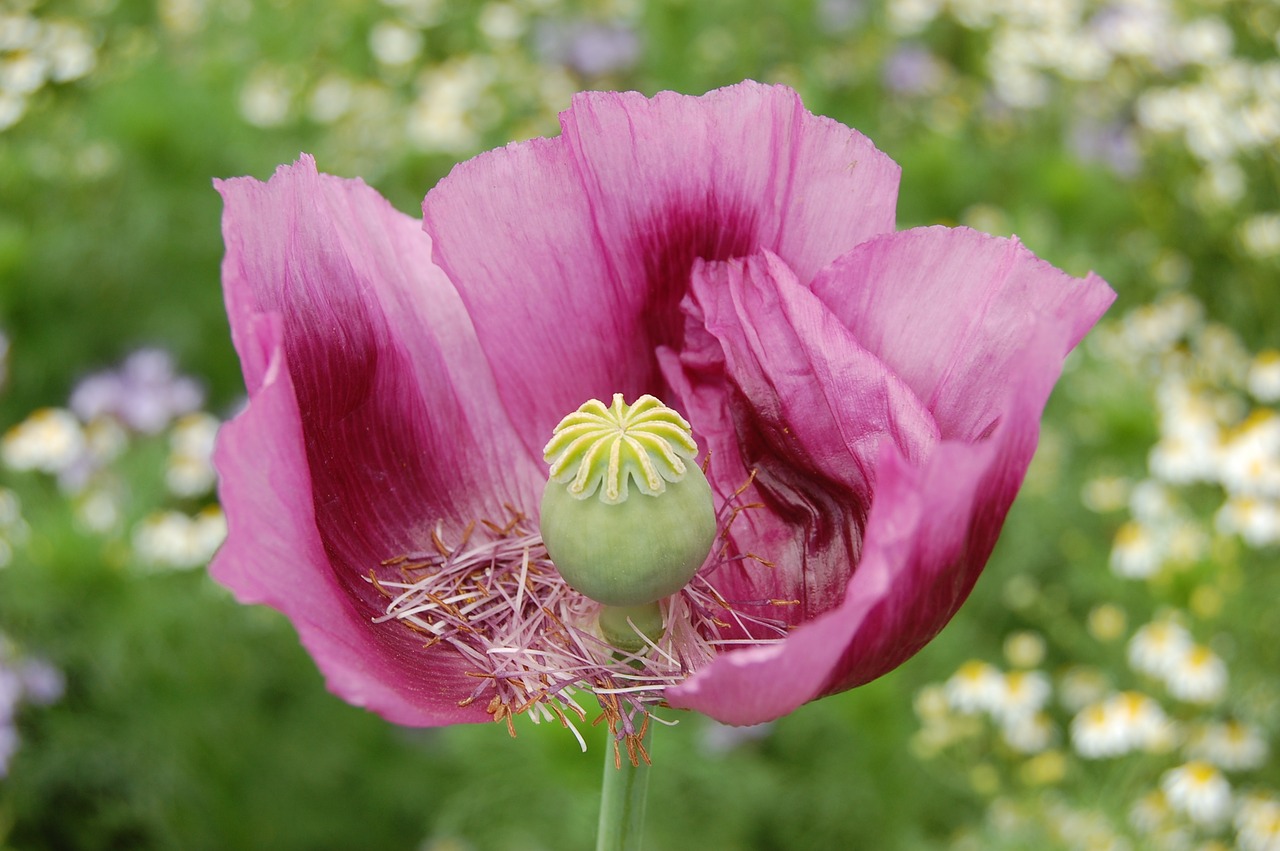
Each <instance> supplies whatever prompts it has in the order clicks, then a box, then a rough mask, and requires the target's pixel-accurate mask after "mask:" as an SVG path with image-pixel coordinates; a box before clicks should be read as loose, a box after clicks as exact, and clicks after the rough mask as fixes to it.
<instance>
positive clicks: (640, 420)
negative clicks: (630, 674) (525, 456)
mask: <svg viewBox="0 0 1280 851" xmlns="http://www.w3.org/2000/svg"><path fill="white" fill-rule="evenodd" d="M697 454H698V446H697V444H696V443H694V441H693V431H692V429H691V428H690V427H689V423H688V422H686V421H685V419H684V417H682V416H680V415H679V414H677V413H676V412H675V411H673V410H671V409H670V408H668V407H666V406H665V405H663V404H662V403H661V402H659V401H658V400H657V399H655V398H654V397H652V396H641V397H640V398H639V399H637V400H636V402H635V404H633V405H627V404H626V403H625V402H624V401H623V399H622V394H620V393H619V394H615V395H614V397H613V404H611V405H609V406H608V407H606V406H605V405H604V403H603V402H600V401H599V400H596V399H592V400H591V401H589V402H587V403H586V404H585V405H583V406H582V407H581V408H579V409H578V410H577V411H575V412H574V413H572V414H570V415H569V416H567V417H565V418H564V419H563V420H561V421H560V425H558V426H556V430H555V433H554V435H553V436H552V438H551V442H550V443H548V444H547V446H546V449H544V450H543V455H544V457H545V458H546V460H547V463H548V464H550V466H551V469H550V474H549V480H548V482H547V487H546V489H545V490H544V491H543V494H542V517H541V532H542V541H543V543H544V544H545V545H546V548H547V553H548V554H549V555H550V556H551V560H552V562H553V563H554V564H555V566H556V569H557V570H559V571H560V575H561V576H562V577H564V580H565V581H566V582H568V583H569V585H570V586H571V587H572V588H573V589H574V590H576V591H578V592H579V593H581V594H584V595H586V596H587V597H590V598H591V599H593V600H595V601H597V602H599V603H604V604H605V605H606V606H646V605H648V604H650V603H654V602H656V601H658V600H661V599H662V598H663V597H667V596H670V595H671V594H674V593H676V592H677V591H679V590H680V589H681V588H683V587H684V586H685V585H686V584H688V582H689V580H691V579H692V578H693V576H694V574H695V573H697V571H698V568H699V567H701V566H702V563H703V561H705V560H706V557H707V554H708V553H709V552H710V551H711V545H712V544H713V543H714V542H715V536H716V517H715V507H714V504H713V499H712V495H711V485H710V484H709V483H708V482H707V477H706V476H705V475H703V473H702V470H701V469H700V468H699V467H698V465H697V464H696V463H694V459H695V458H696V457H697ZM632 485H634V489H633V488H632ZM636 491H638V493H637V492H636ZM623 622H625V619H624V621H623ZM646 634H647V633H646Z"/></svg>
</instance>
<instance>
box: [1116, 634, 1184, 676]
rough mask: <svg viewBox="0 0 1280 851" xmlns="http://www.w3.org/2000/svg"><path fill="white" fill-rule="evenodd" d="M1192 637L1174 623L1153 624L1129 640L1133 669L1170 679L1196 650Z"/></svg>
mask: <svg viewBox="0 0 1280 851" xmlns="http://www.w3.org/2000/svg"><path fill="white" fill-rule="evenodd" d="M1192 644H1193V642H1192V640H1191V633H1189V632H1187V629H1186V627H1184V626H1182V624H1180V623H1177V622H1176V621H1172V620H1162V621H1153V622H1151V623H1149V624H1147V625H1146V626H1143V627H1141V628H1139V629H1138V631H1137V632H1135V633H1134V634H1133V637H1132V638H1131V639H1129V665H1130V666H1131V667H1132V668H1133V669H1134V670H1135V671H1137V672H1138V673H1140V674H1147V675H1148V676H1152V677H1156V678H1158V679H1162V680H1163V679H1166V678H1167V677H1168V676H1169V673H1170V672H1171V671H1172V670H1174V668H1175V667H1177V666H1178V665H1180V664H1182V661H1183V657H1185V656H1186V655H1187V652H1188V651H1189V650H1190V649H1191V647H1192Z"/></svg>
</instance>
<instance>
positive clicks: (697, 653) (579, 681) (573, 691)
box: [366, 482, 795, 763]
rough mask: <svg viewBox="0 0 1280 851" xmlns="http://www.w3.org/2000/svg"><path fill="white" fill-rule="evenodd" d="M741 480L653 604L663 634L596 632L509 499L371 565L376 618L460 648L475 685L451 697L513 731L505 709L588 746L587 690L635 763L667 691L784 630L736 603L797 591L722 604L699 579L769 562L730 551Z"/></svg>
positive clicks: (593, 608) (757, 603)
mask: <svg viewBox="0 0 1280 851" xmlns="http://www.w3.org/2000/svg"><path fill="white" fill-rule="evenodd" d="M749 484H750V483H749V482H748V485H749ZM748 485H744V486H743V488H741V489H739V491H738V492H737V493H735V494H734V496H733V498H732V499H731V500H730V502H729V504H727V505H726V506H725V507H724V508H722V509H721V511H720V512H719V514H718V515H717V526H718V527H719V528H720V530H721V531H720V537H719V544H718V547H717V550H716V554H715V555H714V556H713V557H712V558H711V559H710V560H709V561H708V563H707V566H706V567H704V569H703V571H702V573H700V574H699V575H698V576H695V577H694V580H693V581H692V582H690V583H689V585H688V586H686V587H685V588H684V589H683V590H682V591H680V592H679V593H677V594H675V595H673V596H671V597H669V598H668V599H667V600H666V601H665V602H664V603H663V604H662V605H663V620H664V625H665V629H664V631H663V634H662V636H661V637H660V638H659V639H658V640H654V639H652V638H650V637H648V636H644V635H643V634H642V633H638V634H640V635H641V637H642V639H643V645H644V646H643V647H642V648H641V649H640V650H638V651H635V652H631V653H626V652H623V651H621V650H619V649H617V648H616V647H614V646H612V645H610V644H608V643H607V642H605V640H604V639H603V638H601V636H600V633H599V631H598V630H597V628H596V621H597V619H598V616H599V612H600V604H599V603H596V602H594V601H592V600H590V599H588V598H586V597H584V596H583V595H581V594H579V593H578V592H576V591H574V590H573V589H571V588H570V587H569V586H568V585H567V584H566V583H565V581H564V579H562V578H561V577H560V575H559V573H558V572H557V571H556V569H555V566H554V565H553V564H552V562H551V560H550V559H549V558H548V556H547V552H546V549H545V547H544V546H543V544H542V540H541V538H540V537H539V536H538V534H537V533H536V532H534V531H531V529H530V525H531V524H530V523H529V521H528V520H527V518H526V517H525V516H524V515H523V514H521V513H520V512H519V511H516V510H515V509H513V508H510V507H508V510H509V512H510V516H509V518H508V519H507V520H506V522H504V523H501V524H499V523H494V522H491V521H481V522H479V523H473V524H471V525H470V526H468V527H467V528H466V530H465V531H464V532H463V533H462V534H461V535H460V536H459V537H458V539H457V540H455V541H447V540H446V539H445V535H444V532H443V529H442V527H437V529H436V530H435V531H434V532H433V533H432V540H431V546H430V547H429V548H426V549H423V550H421V551H418V552H410V553H405V554H402V555H398V556H395V557H394V558H389V559H386V560H384V561H382V562H381V564H380V568H381V569H380V570H370V572H369V575H368V576H367V577H366V578H367V581H369V582H370V583H372V584H373V585H374V586H375V587H376V588H378V589H379V590H380V591H381V592H382V594H383V595H384V596H385V597H386V598H387V604H386V610H385V613H384V614H382V615H381V616H379V617H377V618H376V619H375V620H376V622H378V623H387V624H389V625H390V624H397V625H399V626H400V627H402V628H408V629H411V630H413V631H414V632H416V633H418V634H420V635H421V636H422V637H423V639H424V641H423V646H424V648H425V647H432V646H434V645H437V644H441V643H444V644H447V645H449V646H450V647H451V648H452V649H453V650H454V651H456V652H457V653H458V654H460V655H461V656H462V657H463V658H464V659H465V660H466V661H467V663H468V664H469V665H470V666H472V670H471V671H470V672H469V673H470V674H471V676H473V677H475V679H476V685H475V688H474V689H473V690H472V691H471V692H470V693H469V694H461V695H459V700H458V704H459V705H460V706H469V705H472V704H474V703H476V702H478V701H484V702H485V706H486V709H487V711H488V713H489V714H490V715H491V716H492V717H493V719H494V720H495V721H498V722H505V723H506V725H507V728H508V730H509V731H510V732H511V733H512V735H514V734H515V727H514V724H513V719H514V718H515V716H517V715H522V714H523V715H528V716H529V717H530V718H531V719H532V720H533V721H535V722H541V721H544V720H545V721H551V720H554V721H559V722H560V723H561V724H563V725H564V726H565V727H566V728H568V729H569V730H570V731H571V732H572V733H573V735H574V736H575V737H576V738H577V740H578V742H579V744H580V745H581V746H582V747H583V749H585V748H586V744H585V740H584V739H583V737H582V734H581V733H580V732H579V730H578V728H577V723H578V722H585V721H586V720H587V718H588V710H587V708H585V707H584V706H583V703H582V702H580V697H581V695H582V694H583V693H587V694H590V695H591V696H593V697H594V699H595V700H594V702H595V703H596V704H597V705H598V708H599V713H598V714H597V715H596V717H594V718H593V719H592V721H591V724H592V725H595V724H598V723H600V722H601V721H604V722H605V723H606V724H607V725H608V727H609V729H610V730H611V731H612V732H613V735H614V738H615V742H619V743H621V744H622V745H623V746H625V748H626V750H627V754H628V758H630V759H631V761H632V762H633V763H634V762H636V761H637V760H638V759H645V760H647V758H648V757H647V755H645V754H644V751H643V746H642V745H641V739H642V736H643V732H644V729H645V727H646V725H647V724H648V723H649V721H650V719H651V718H653V716H652V715H651V710H653V709H654V708H656V707H659V706H661V705H663V704H664V699H663V693H664V691H665V690H666V689H668V688H671V687H673V686H676V685H678V684H680V683H681V682H683V681H684V680H685V679H686V678H687V677H688V676H689V675H690V674H692V673H694V672H695V671H697V670H698V669H700V668H702V667H704V666H705V665H706V664H708V663H709V662H710V661H711V660H712V659H714V658H715V657H716V655H717V654H718V653H719V652H721V651H722V650H724V649H726V648H727V647H728V646H738V645H742V644H754V645H761V644H769V643H773V642H776V641H780V640H782V638H783V637H785V635H786V631H787V626H786V624H785V623H784V622H783V621H782V620H780V619H777V618H772V617H768V616H762V615H757V614H751V613H749V612H748V611H744V609H754V610H756V611H761V608H762V607H769V606H780V605H792V604H794V603H795V601H792V600H751V601H732V602H731V601H729V600H726V599H725V597H724V596H722V595H721V594H720V593H719V592H718V591H717V590H716V588H715V587H714V585H713V584H712V582H711V581H709V579H708V578H707V577H708V576H709V575H711V574H712V573H713V572H714V569H715V568H716V567H717V566H719V565H721V564H724V563H725V562H726V561H729V560H741V561H742V562H743V563H746V564H755V565H757V566H760V567H762V568H764V569H768V568H770V567H771V565H769V564H768V563H767V562H765V561H764V560H762V559H759V558H757V557H755V556H751V555H745V556H736V557H730V556H729V555H728V543H727V537H726V535H725V533H726V532H727V530H728V527H729V525H730V524H732V522H733V520H734V518H736V517H737V516H738V515H739V514H740V513H741V512H742V511H745V510H748V509H751V508H755V507H758V506H756V505H742V504H737V503H738V497H740V496H741V494H742V493H743V492H744V491H745V490H746V488H747V486H748ZM766 611H767V608H766ZM654 720H661V719H654Z"/></svg>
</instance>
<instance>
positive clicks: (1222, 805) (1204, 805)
mask: <svg viewBox="0 0 1280 851" xmlns="http://www.w3.org/2000/svg"><path fill="white" fill-rule="evenodd" d="M1160 788H1161V790H1162V791H1163V792H1164V794H1165V797H1166V798H1167V799H1168V801H1169V806H1170V807H1172V808H1173V809H1174V810H1176V811H1178V812H1180V813H1183V814H1184V815H1186V816H1187V817H1188V818H1190V819H1191V821H1193V822H1195V823H1196V824H1198V825H1213V824H1217V823H1219V822H1222V821H1224V820H1225V819H1226V818H1227V816H1228V815H1230V813H1231V806H1232V797H1231V784H1230V783H1228V782H1227V778H1226V777H1224V776H1223V775H1222V772H1220V771H1218V769H1216V768H1214V767H1213V766H1212V765H1210V764H1209V763H1207V762H1203V761H1200V760H1193V761H1192V762H1188V763H1186V764H1184V765H1180V766H1178V767H1177V768H1171V769H1169V770H1168V771H1166V772H1165V773H1164V776H1163V777H1161V778H1160Z"/></svg>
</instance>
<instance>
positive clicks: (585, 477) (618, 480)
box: [542, 393, 698, 505]
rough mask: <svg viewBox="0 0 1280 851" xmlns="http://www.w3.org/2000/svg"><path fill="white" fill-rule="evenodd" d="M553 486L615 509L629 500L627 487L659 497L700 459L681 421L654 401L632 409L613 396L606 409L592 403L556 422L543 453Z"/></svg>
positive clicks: (650, 398)
mask: <svg viewBox="0 0 1280 851" xmlns="http://www.w3.org/2000/svg"><path fill="white" fill-rule="evenodd" d="M542 453H543V457H544V458H545V459H546V461H547V463H548V464H550V465H551V472H550V478H551V481H553V482H558V483H560V484H566V485H567V490H568V492H569V494H570V496H573V497H575V498H577V499H587V498H589V497H591V496H592V495H594V494H596V493H598V494H599V498H600V501H601V502H604V503H607V504H609V505H616V504H618V503H620V502H624V501H626V499H627V494H628V483H629V482H633V481H634V482H635V484H636V487H638V488H639V489H640V492H641V493H644V494H646V495H648V496H657V495H658V494H660V493H662V492H663V491H665V490H666V488H667V483H668V482H678V481H680V480H682V479H683V478H684V476H685V473H686V472H687V471H688V465H687V464H685V459H688V460H690V461H692V460H693V459H694V458H696V457H697V455H698V446H697V444H696V443H694V442H693V431H692V429H691V428H690V427H689V423H688V422H686V421H685V418H684V417H682V416H680V415H679V414H677V413H676V412H675V411H673V410H671V409H670V408H668V407H666V406H665V405H663V404H662V403H661V402H660V401H658V400H657V399H655V398H654V397H653V396H641V397H640V398H639V399H637V400H636V401H635V403H634V404H632V405H628V404H626V403H625V402H623V400H622V394H621V393H615V394H614V395H613V404H611V405H609V406H608V407H607V408H606V407H605V405H604V403H603V402H601V401H600V400H598V399H592V400H591V401H589V402H587V403H586V404H584V405H583V406H582V407H580V408H578V410H576V411H574V412H573V413H572V414H570V415H569V416H567V417H565V418H564V419H563V420H561V421H560V424H559V425H558V426H556V428H555V432H554V434H553V436H552V438H551V441H550V442H549V443H548V444H547V445H546V448H545V449H543V451H542Z"/></svg>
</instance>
